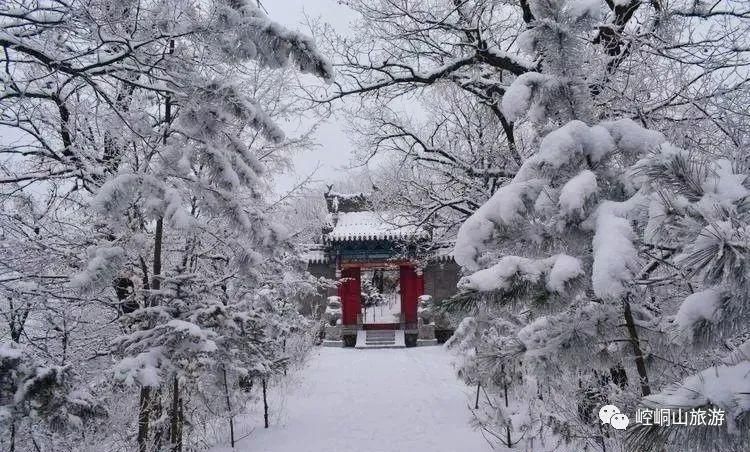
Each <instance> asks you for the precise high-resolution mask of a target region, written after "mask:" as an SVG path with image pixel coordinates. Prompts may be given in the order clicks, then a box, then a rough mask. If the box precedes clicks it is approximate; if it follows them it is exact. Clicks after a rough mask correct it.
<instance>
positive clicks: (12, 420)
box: [10, 416, 16, 452]
mask: <svg viewBox="0 0 750 452" xmlns="http://www.w3.org/2000/svg"><path fill="white" fill-rule="evenodd" d="M10 452H16V419H15V418H14V417H12V416H11V418H10Z"/></svg>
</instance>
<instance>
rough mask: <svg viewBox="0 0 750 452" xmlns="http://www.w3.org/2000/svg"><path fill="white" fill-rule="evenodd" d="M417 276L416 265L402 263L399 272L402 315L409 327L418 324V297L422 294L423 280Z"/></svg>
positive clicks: (414, 326)
mask: <svg viewBox="0 0 750 452" xmlns="http://www.w3.org/2000/svg"><path fill="white" fill-rule="evenodd" d="M421 279H422V278H421V277H420V276H417V272H416V271H414V267H412V266H410V265H402V266H401V267H400V272H399V285H400V286H401V315H403V316H404V321H405V322H406V324H407V328H416V325H417V298H418V297H419V296H420V295H422V293H421V292H422V291H423V290H424V289H423V281H421Z"/></svg>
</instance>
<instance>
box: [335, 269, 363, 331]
mask: <svg viewBox="0 0 750 452" xmlns="http://www.w3.org/2000/svg"><path fill="white" fill-rule="evenodd" d="M360 278H361V273H360V269H359V267H353V268H345V269H343V270H342V271H341V279H340V280H339V297H341V311H342V312H341V323H342V324H344V325H356V324H357V315H358V314H359V312H360V310H361V307H360V295H361V289H360Z"/></svg>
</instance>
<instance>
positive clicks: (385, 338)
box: [354, 330, 406, 348]
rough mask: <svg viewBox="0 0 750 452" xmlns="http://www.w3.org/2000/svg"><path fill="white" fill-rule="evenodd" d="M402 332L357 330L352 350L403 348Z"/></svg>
mask: <svg viewBox="0 0 750 452" xmlns="http://www.w3.org/2000/svg"><path fill="white" fill-rule="evenodd" d="M404 347H406V342H405V341H404V332H403V331H402V330H395V331H394V330H359V331H357V344H356V345H355V346H354V348H404Z"/></svg>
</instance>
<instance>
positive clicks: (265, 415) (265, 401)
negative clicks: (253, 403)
mask: <svg viewBox="0 0 750 452" xmlns="http://www.w3.org/2000/svg"><path fill="white" fill-rule="evenodd" d="M261 383H262V384H263V421H264V423H265V426H266V427H265V428H268V397H267V389H266V379H265V377H264V378H263V379H262V380H261Z"/></svg>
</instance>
